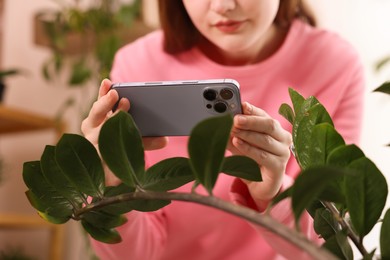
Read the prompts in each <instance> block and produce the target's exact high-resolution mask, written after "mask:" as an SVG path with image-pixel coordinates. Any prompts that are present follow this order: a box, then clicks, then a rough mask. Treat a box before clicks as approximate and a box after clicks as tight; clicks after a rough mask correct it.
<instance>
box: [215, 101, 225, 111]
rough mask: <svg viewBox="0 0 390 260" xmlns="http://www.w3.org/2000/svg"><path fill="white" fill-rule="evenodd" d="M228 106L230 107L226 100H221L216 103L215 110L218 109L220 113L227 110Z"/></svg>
mask: <svg viewBox="0 0 390 260" xmlns="http://www.w3.org/2000/svg"><path fill="white" fill-rule="evenodd" d="M227 108H228V107H227V105H226V104H225V102H221V101H219V102H217V103H215V105H214V110H215V111H217V112H218V113H224V112H226V110H227Z"/></svg>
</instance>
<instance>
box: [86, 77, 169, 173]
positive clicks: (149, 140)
mask: <svg viewBox="0 0 390 260" xmlns="http://www.w3.org/2000/svg"><path fill="white" fill-rule="evenodd" d="M111 85H112V83H111V81H110V80H108V79H104V80H103V81H102V83H101V85H100V88H99V96H98V99H97V100H96V101H95V102H94V103H93V106H92V108H91V110H90V111H89V114H88V116H87V118H85V119H84V120H83V122H82V124H81V132H82V133H83V135H84V137H85V138H87V139H88V140H89V141H90V142H91V143H92V144H93V145H94V146H95V147H96V148H98V138H99V133H100V129H101V128H102V126H103V124H104V122H106V121H107V119H109V118H110V117H111V116H113V115H114V114H115V113H116V112H117V111H120V110H122V111H128V110H129V108H130V102H129V100H128V99H126V98H122V99H121V100H120V102H119V104H118V108H117V110H116V111H115V112H112V108H113V107H114V105H115V104H116V102H117V101H118V99H119V96H118V93H117V92H116V90H111V89H110V88H111ZM167 143H168V138H167V137H145V138H143V144H144V149H145V150H155V149H160V148H163V147H164V146H166V145H167ZM109 179H110V178H109Z"/></svg>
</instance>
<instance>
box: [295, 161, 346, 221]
mask: <svg viewBox="0 0 390 260" xmlns="http://www.w3.org/2000/svg"><path fill="white" fill-rule="evenodd" d="M344 175H345V172H344V171H342V170H340V169H337V168H331V167H328V166H318V167H311V168H308V169H306V170H304V171H303V172H302V173H301V174H300V175H298V177H297V178H296V180H295V183H294V185H293V186H292V193H291V194H292V207H293V212H294V216H295V219H296V220H297V221H298V220H299V218H300V216H301V214H302V212H303V211H304V210H305V209H306V208H307V207H309V206H310V205H311V203H313V202H314V201H315V200H317V199H319V200H322V199H323V198H325V199H326V200H330V201H333V200H338V199H339V197H340V196H342V195H340V194H337V191H334V194H333V196H334V197H335V198H336V199H335V198H333V197H331V194H329V193H328V192H325V191H329V190H330V189H329V187H332V185H334V183H335V182H337V181H338V180H340V179H342V178H344Z"/></svg>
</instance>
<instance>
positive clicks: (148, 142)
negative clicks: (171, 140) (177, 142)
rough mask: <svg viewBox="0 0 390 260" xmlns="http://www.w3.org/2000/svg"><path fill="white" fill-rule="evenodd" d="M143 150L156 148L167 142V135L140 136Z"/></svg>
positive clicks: (162, 146) (163, 145)
mask: <svg viewBox="0 0 390 260" xmlns="http://www.w3.org/2000/svg"><path fill="white" fill-rule="evenodd" d="M142 140H143V143H144V148H145V150H157V149H161V148H164V147H165V146H166V145H167V144H168V137H166V136H162V137H144V138H142Z"/></svg>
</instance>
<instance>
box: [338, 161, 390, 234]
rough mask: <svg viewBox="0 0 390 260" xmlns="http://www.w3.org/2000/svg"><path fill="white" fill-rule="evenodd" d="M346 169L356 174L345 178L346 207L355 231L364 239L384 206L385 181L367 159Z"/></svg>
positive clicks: (385, 194)
mask: <svg viewBox="0 0 390 260" xmlns="http://www.w3.org/2000/svg"><path fill="white" fill-rule="evenodd" d="M348 168H349V169H351V170H352V171H354V172H356V174H354V175H351V176H346V178H345V182H344V183H345V190H346V201H347V207H348V210H349V214H350V218H351V221H352V224H353V226H354V228H355V230H356V231H357V233H358V234H359V235H360V236H361V237H364V236H365V235H367V234H368V233H369V232H370V231H371V229H372V228H373V227H374V225H375V224H376V223H377V221H378V219H379V217H380V215H381V214H382V210H383V208H384V206H385V204H386V198H387V193H388V189H387V184H386V179H385V177H384V176H383V175H382V173H381V172H380V171H379V169H378V168H377V167H376V165H375V164H374V163H373V162H371V161H370V160H369V159H368V158H367V157H363V158H360V159H357V160H355V161H353V162H352V163H351V164H350V165H349V166H348Z"/></svg>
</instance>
